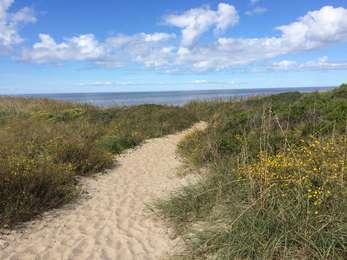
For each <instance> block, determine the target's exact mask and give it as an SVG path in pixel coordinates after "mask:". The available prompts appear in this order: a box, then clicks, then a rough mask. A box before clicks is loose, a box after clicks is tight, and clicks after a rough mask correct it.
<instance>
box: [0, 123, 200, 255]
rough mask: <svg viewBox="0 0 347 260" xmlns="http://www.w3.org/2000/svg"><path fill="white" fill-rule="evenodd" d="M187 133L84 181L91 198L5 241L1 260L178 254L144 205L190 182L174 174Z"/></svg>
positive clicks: (0, 244) (155, 142)
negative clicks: (179, 147)
mask: <svg viewBox="0 0 347 260" xmlns="http://www.w3.org/2000/svg"><path fill="white" fill-rule="evenodd" d="M196 127H198V128H202V127H204V124H203V123H200V124H197V125H195V128H196ZM188 131H192V129H190V130H187V131H185V132H182V133H179V134H175V135H169V136H166V137H162V138H156V139H151V140H149V141H147V142H146V143H145V144H144V145H142V146H140V147H138V148H136V149H134V150H129V151H127V152H126V153H124V154H122V155H121V156H119V158H118V159H117V161H118V166H117V167H116V168H115V169H113V170H112V171H111V172H110V173H108V174H105V175H100V176H98V177H96V178H86V179H83V185H84V189H85V190H86V191H88V197H89V198H82V199H81V200H80V201H79V202H78V203H75V204H73V205H67V206H66V207H64V208H62V209H58V210H55V211H51V212H49V213H47V214H45V215H44V216H43V218H42V219H40V220H36V221H33V222H31V223H28V224H27V225H25V227H24V228H23V229H20V230H16V231H12V232H10V233H9V234H7V235H0V236H1V237H0V259H20V260H25V259H44V260H46V259H59V260H60V259H91V260H95V259H121V260H123V259H161V258H163V257H165V256H166V255H168V254H171V253H172V252H174V251H177V250H179V249H178V248H179V247H180V244H181V241H180V239H179V238H176V239H175V240H171V239H170V238H169V234H168V229H167V228H166V227H165V225H164V224H163V223H162V221H161V220H160V219H157V218H156V217H155V216H153V215H151V214H150V213H149V212H146V210H145V203H147V202H150V201H151V200H153V199H155V198H157V197H161V196H167V195H168V193H170V192H171V191H173V190H175V189H176V188H178V187H180V186H182V185H184V184H185V183H187V181H189V180H187V178H179V177H177V175H176V174H175V173H176V170H177V168H178V167H180V166H181V162H180V161H179V160H178V158H176V154H175V149H176V145H177V143H178V142H179V141H180V139H181V138H182V137H183V136H184V135H185V134H186V133H187V132H188ZM188 179H189V177H188Z"/></svg>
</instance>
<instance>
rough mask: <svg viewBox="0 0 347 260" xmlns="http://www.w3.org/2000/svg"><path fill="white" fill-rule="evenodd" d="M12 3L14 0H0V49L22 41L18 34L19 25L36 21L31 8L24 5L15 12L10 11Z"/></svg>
mask: <svg viewBox="0 0 347 260" xmlns="http://www.w3.org/2000/svg"><path fill="white" fill-rule="evenodd" d="M13 3H14V0H0V50H1V49H8V48H10V47H11V46H12V45H14V44H18V43H20V42H22V41H23V39H22V38H21V36H20V35H19V34H18V29H19V27H20V26H21V25H22V24H26V23H33V22H35V21H36V18H35V16H34V13H33V10H32V9H31V8H28V7H24V8H22V9H20V10H19V11H17V12H10V11H9V9H10V7H11V6H12V4H13Z"/></svg>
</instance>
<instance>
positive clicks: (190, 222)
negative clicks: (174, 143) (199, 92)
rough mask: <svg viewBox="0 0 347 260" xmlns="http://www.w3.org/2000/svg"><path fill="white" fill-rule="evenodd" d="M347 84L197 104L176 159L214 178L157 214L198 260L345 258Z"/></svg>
mask: <svg viewBox="0 0 347 260" xmlns="http://www.w3.org/2000/svg"><path fill="white" fill-rule="evenodd" d="M346 93H347V85H343V86H340V87H339V88H337V89H335V90H333V91H329V92H324V93H310V94H300V93H284V94H279V95H272V96H268V97H256V98H250V99H247V100H243V101H230V102H221V101H218V102H201V103H199V102H194V103H191V104H189V105H188V106H187V108H189V109H190V110H191V111H194V112H196V111H198V112H196V115H197V117H198V118H199V119H203V120H207V121H208V122H209V126H208V128H207V129H206V130H204V131H198V132H195V133H192V134H191V135H189V136H187V137H186V138H185V139H184V140H183V141H182V142H181V143H180V145H179V147H178V151H179V153H180V154H181V155H182V156H183V157H184V159H185V160H186V161H187V162H188V163H190V164H191V165H193V166H195V167H208V169H209V173H208V174H206V176H204V178H203V179H202V180H201V181H200V182H199V183H197V184H194V185H191V186H188V187H185V188H184V189H182V190H180V191H178V192H177V193H176V194H174V195H173V196H172V197H171V198H170V199H168V200H159V201H157V202H156V203H155V204H154V208H155V209H156V210H157V211H158V213H160V214H161V215H163V216H164V217H166V218H167V219H168V220H169V221H170V222H171V223H172V225H173V226H174V227H175V228H176V231H177V233H178V234H180V235H182V236H183V237H184V239H185V241H186V244H187V254H186V257H188V258H192V259H205V258H206V259H207V258H208V259H210V258H211V259H234V258H236V259H239V258H241V259H244V258H245V259H258V258H260V259H345V258H346V247H347V229H346V212H347V206H346V205H347V200H346V198H347V190H346V173H347V94H346Z"/></svg>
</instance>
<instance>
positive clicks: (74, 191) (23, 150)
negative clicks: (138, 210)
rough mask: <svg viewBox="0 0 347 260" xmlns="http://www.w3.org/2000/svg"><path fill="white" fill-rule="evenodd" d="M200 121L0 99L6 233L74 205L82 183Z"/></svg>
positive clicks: (162, 113) (0, 220) (148, 108)
mask: <svg viewBox="0 0 347 260" xmlns="http://www.w3.org/2000/svg"><path fill="white" fill-rule="evenodd" d="M195 121H196V117H195V115H194V114H193V113H191V112H189V111H188V110H187V109H185V108H179V107H168V106H158V105H142V106H134V107H119V108H109V109H101V108H96V107H93V106H89V105H78V104H71V103H65V102H56V101H50V100H45V99H22V98H11V97H2V98H1V97H0V227H1V226H4V225H9V226H12V225H15V224H16V223H18V222H21V221H27V220H30V219H32V218H33V217H34V216H36V215H38V214H40V213H42V212H44V211H46V210H49V209H52V208H56V207H59V206H61V205H63V204H64V203H67V202H70V201H72V200H73V199H74V198H76V197H77V196H78V194H79V188H78V182H77V178H76V177H77V176H79V175H84V176H88V175H90V174H95V173H98V172H102V171H104V170H105V169H108V168H110V167H112V165H113V164H114V159H113V154H116V153H120V152H122V151H123V150H125V149H129V148H132V147H134V146H136V145H139V144H141V143H142V142H143V141H144V140H146V139H148V138H153V137H159V136H162V135H166V134H169V133H174V132H176V131H179V130H182V129H185V128H188V127H189V126H190V125H192V123H193V122H195Z"/></svg>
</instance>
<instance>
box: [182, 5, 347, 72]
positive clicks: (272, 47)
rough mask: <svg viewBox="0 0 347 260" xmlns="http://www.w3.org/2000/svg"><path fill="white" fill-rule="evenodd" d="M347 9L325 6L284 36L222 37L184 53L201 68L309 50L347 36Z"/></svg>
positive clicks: (290, 27) (284, 30) (283, 32)
mask: <svg viewBox="0 0 347 260" xmlns="http://www.w3.org/2000/svg"><path fill="white" fill-rule="evenodd" d="M345 17H347V9H345V8H342V7H339V8H334V7H332V6H325V7H323V8H321V9H320V10H318V11H312V12H308V13H307V14H306V15H305V16H303V17H301V18H299V19H298V20H297V21H295V22H293V23H290V24H288V25H284V26H280V27H278V28H277V29H278V30H279V31H280V33H281V34H280V36H277V37H262V38H219V39H218V42H217V43H216V44H214V45H211V46H202V47H200V46H198V47H196V48H194V49H192V50H190V51H189V53H186V54H185V56H184V58H182V57H181V59H180V63H190V64H192V66H193V68H195V69H197V70H209V69H217V70H219V69H225V68H228V67H232V66H237V65H244V64H249V63H253V62H257V61H261V60H264V59H270V58H274V57H277V56H280V55H284V54H288V53H291V52H297V51H305V50H311V49H316V48H320V47H324V46H327V45H329V44H331V43H334V42H341V41H345V40H347V19H346V18H345Z"/></svg>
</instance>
